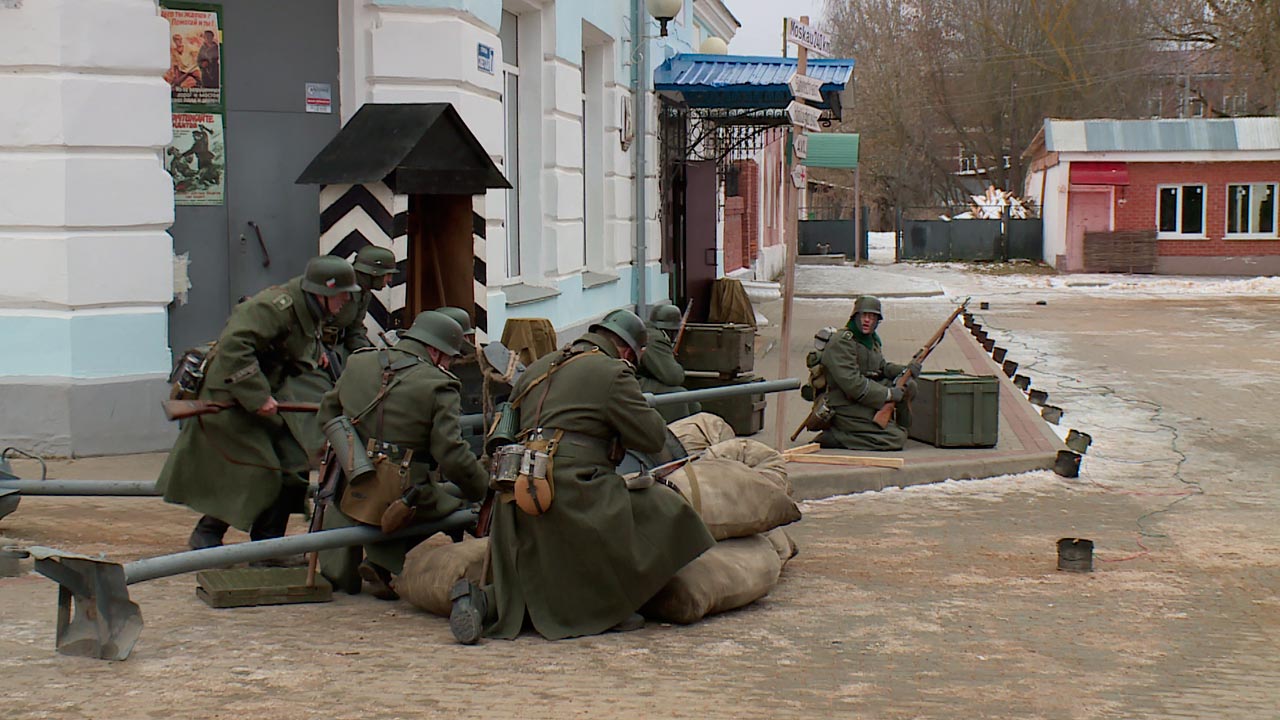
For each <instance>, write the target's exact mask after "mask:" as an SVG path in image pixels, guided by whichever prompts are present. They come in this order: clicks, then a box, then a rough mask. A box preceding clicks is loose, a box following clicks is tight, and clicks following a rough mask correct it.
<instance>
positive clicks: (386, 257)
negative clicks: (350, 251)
mask: <svg viewBox="0 0 1280 720" xmlns="http://www.w3.org/2000/svg"><path fill="white" fill-rule="evenodd" d="M352 264H353V265H354V266H355V269H356V270H357V271H358V272H362V273H364V274H365V275H375V276H377V275H394V274H395V272H396V254H395V253H393V252H391V251H390V250H388V249H386V248H384V247H378V246H377V245H365V246H364V247H362V248H360V251H359V252H357V253H356V261H355V262H354V263H352Z"/></svg>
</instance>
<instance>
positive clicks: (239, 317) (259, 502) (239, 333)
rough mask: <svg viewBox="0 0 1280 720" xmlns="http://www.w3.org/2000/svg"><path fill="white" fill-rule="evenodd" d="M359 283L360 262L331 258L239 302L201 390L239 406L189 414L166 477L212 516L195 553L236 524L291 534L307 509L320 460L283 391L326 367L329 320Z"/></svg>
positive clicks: (161, 485)
mask: <svg viewBox="0 0 1280 720" xmlns="http://www.w3.org/2000/svg"><path fill="white" fill-rule="evenodd" d="M357 289H359V288H358V286H357V285H356V283H355V273H354V272H353V271H352V269H351V265H349V264H348V263H347V261H346V260H343V259H342V258H337V257H333V256H329V255H324V256H321V257H318V258H314V259H312V260H311V261H310V262H309V263H307V269H306V272H305V273H304V274H303V275H302V276H301V277H296V278H294V279H292V280H290V281H289V282H287V283H285V284H284V285H281V286H277V287H271V288H267V289H266V290H263V291H262V292H260V293H258V294H257V295H254V296H253V297H252V298H250V299H248V300H246V301H245V302H243V303H241V304H239V305H237V306H236V307H235V308H234V309H232V311H231V317H230V318H229V319H228V320H227V324H226V327H225V328H223V330H222V335H221V336H219V338H218V344H217V347H216V348H215V349H214V350H213V356H212V358H211V359H210V360H209V367H208V370H207V371H206V373H205V378H204V382H203V385H202V386H201V388H200V390H199V393H198V395H197V397H198V399H200V400H211V401H228V400H231V401H235V403H236V405H235V406H233V407H231V408H229V409H226V410H223V411H222V412H219V413H217V414H214V415H207V416H203V417H198V418H195V419H192V420H188V421H187V422H186V424H185V425H184V426H183V428H182V432H181V434H180V435H179V436H178V441H177V443H175V444H174V446H173V450H172V452H170V453H169V457H168V459H167V460H166V462H165V465H164V469H163V470H162V471H161V472H160V479H159V480H158V481H157V482H156V487H157V489H158V490H160V492H161V493H162V494H163V495H164V499H165V500H166V501H167V502H171V503H178V504H182V505H186V506H188V507H190V508H191V509H192V510H195V511H197V512H200V513H204V516H203V517H201V518H200V521H199V522H198V523H196V527H195V530H194V531H192V533H191V537H190V539H189V540H188V545H189V546H190V547H191V549H192V550H198V549H201V548H206V547H216V546H219V545H221V544H222V538H223V535H225V534H226V532H227V528H228V527H229V526H235V527H237V528H239V529H241V530H245V531H248V533H249V536H250V537H251V538H252V539H254V540H265V539H268V538H276V537H281V536H283V535H284V533H285V529H286V528H287V526H288V523H289V514H290V513H294V512H302V506H303V500H304V498H305V495H306V488H307V479H308V473H309V471H310V463H309V459H308V456H307V453H306V451H305V450H304V449H303V444H302V443H303V442H304V440H303V439H302V438H299V437H297V436H296V435H295V434H294V431H292V430H291V429H290V426H289V425H287V424H286V423H285V421H284V420H283V419H282V417H281V416H280V414H278V413H277V412H276V410H277V396H278V395H279V394H280V392H281V390H282V389H283V388H284V386H285V383H286V381H287V380H288V379H289V378H290V377H293V376H297V375H300V374H303V373H307V372H312V371H314V370H315V369H316V368H317V367H318V366H319V364H320V362H321V357H322V350H321V346H320V339H319V338H320V332H319V327H320V323H321V321H322V320H323V319H324V318H325V317H326V316H328V315H333V314H335V313H337V312H338V311H340V310H341V309H342V307H343V306H344V305H345V304H346V303H347V302H348V301H349V300H350V299H351V293H352V292H355V291H356V290H357Z"/></svg>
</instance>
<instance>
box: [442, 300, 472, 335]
mask: <svg viewBox="0 0 1280 720" xmlns="http://www.w3.org/2000/svg"><path fill="white" fill-rule="evenodd" d="M436 312H438V313H440V314H442V315H447V316H449V317H450V318H453V321H454V322H456V323H458V324H459V325H461V326H462V334H463V335H475V334H476V330H475V328H473V327H471V316H470V315H468V314H467V311H466V310H463V309H462V308H460V307H454V306H452V305H446V306H444V307H442V308H436Z"/></svg>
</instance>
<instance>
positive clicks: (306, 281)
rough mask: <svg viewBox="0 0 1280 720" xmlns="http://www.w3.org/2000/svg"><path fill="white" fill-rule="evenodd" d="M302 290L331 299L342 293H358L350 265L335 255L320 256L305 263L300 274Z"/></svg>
mask: <svg viewBox="0 0 1280 720" xmlns="http://www.w3.org/2000/svg"><path fill="white" fill-rule="evenodd" d="M302 289H303V290H306V291H307V292H309V293H315V294H316V295H323V296H325V297H333V296H335V295H339V294H341V293H344V292H359V291H360V286H359V285H357V284H356V271H355V270H353V269H352V268H351V263H349V262H347V261H346V260H343V259H342V258H340V257H337V256H335V255H321V256H320V257H314V258H311V260H309V261H308V262H307V269H306V271H305V272H303V274H302Z"/></svg>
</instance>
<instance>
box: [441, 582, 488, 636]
mask: <svg viewBox="0 0 1280 720" xmlns="http://www.w3.org/2000/svg"><path fill="white" fill-rule="evenodd" d="M449 600H450V601H451V602H453V608H452V609H451V610H450V611H449V629H450V630H452V631H453V637H454V639H455V640H457V641H458V642H460V643H462V644H463V645H475V644H476V643H477V642H479V641H480V636H481V635H483V634H484V623H485V620H486V619H487V616H488V614H489V599H488V598H487V597H485V594H484V588H482V587H480V586H479V585H477V584H476V583H475V582H473V581H471V580H467V579H466V578H463V579H462V580H459V581H458V582H456V583H454V585H453V589H452V590H450V591H449Z"/></svg>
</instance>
